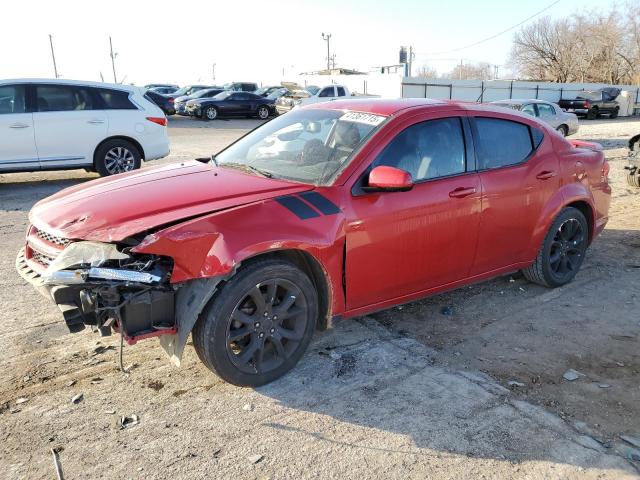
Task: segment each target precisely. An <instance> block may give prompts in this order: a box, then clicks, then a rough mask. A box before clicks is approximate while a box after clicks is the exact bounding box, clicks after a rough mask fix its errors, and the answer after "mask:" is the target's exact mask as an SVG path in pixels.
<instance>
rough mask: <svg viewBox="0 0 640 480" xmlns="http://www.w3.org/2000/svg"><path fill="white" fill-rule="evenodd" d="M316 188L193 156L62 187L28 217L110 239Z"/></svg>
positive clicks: (64, 231)
mask: <svg viewBox="0 0 640 480" xmlns="http://www.w3.org/2000/svg"><path fill="white" fill-rule="evenodd" d="M312 188H313V187H312V186H310V185H301V184H299V183H291V182H287V181H284V180H277V179H271V178H264V177H260V176H257V175H251V174H248V173H244V172H241V171H239V170H234V169H230V168H218V167H215V166H214V165H212V164H204V163H201V162H198V161H195V160H193V161H189V162H185V163H174V164H169V165H166V166H161V167H156V168H150V169H143V170H138V171H136V172H131V173H125V174H121V175H116V176H113V177H107V178H101V179H97V180H93V181H90V182H87V183H82V184H79V185H76V186H73V187H71V188H67V189H65V190H61V191H60V192H58V193H56V194H55V195H52V196H50V197H48V198H45V199H43V200H41V201H40V202H38V203H37V204H36V205H35V206H34V207H33V209H32V210H31V212H30V213H29V219H30V221H31V223H32V224H34V225H35V226H36V227H37V228H39V229H41V230H45V231H48V232H50V233H52V234H54V235H58V236H61V237H64V238H69V239H74V240H75V239H82V240H94V241H102V242H111V241H120V240H123V239H125V238H127V237H129V236H131V235H135V234H137V233H140V232H144V231H146V230H149V229H153V228H155V227H158V226H161V225H166V224H171V223H175V222H179V221H180V220H182V219H187V218H192V217H195V216H198V215H204V214H207V213H212V212H215V211H218V210H224V209H228V208H232V207H236V206H240V205H245V204H248V203H253V202H257V201H261V200H266V199H269V198H273V197H278V196H281V195H288V194H291V193H298V192H303V191H305V190H311V189H312Z"/></svg>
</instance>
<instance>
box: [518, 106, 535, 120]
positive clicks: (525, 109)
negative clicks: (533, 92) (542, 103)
mask: <svg viewBox="0 0 640 480" xmlns="http://www.w3.org/2000/svg"><path fill="white" fill-rule="evenodd" d="M520 111H521V112H522V113H526V114H527V115H531V116H532V117H535V116H536V109H535V107H534V106H533V104H532V103H528V104H526V105H523V106H522V110H520Z"/></svg>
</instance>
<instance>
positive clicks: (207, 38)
mask: <svg viewBox="0 0 640 480" xmlns="http://www.w3.org/2000/svg"><path fill="white" fill-rule="evenodd" d="M553 1H554V0H485V1H479V0H476V1H472V0H449V1H442V0H440V1H435V0H393V1H389V0H384V1H380V0H378V1H376V0H354V1H349V0H315V1H307V0H297V1H289V0H285V1H268V0H262V1H259V0H258V1H254V0H244V1H242V2H238V3H237V4H235V2H229V1H224V2H221V1H215V0H214V1H211V0H210V1H189V2H184V3H183V2H175V1H174V2H160V1H156V2H151V1H144V2H142V1H136V0H128V1H123V0H103V1H101V2H94V1H91V0H89V1H87V0H84V1H76V0H21V1H18V2H14V1H10V0H9V1H8V2H7V4H6V5H4V9H3V11H4V12H3V13H4V15H3V20H4V21H3V22H2V28H1V29H0V78H3V79H4V78H20V77H47V78H50V77H53V75H54V73H53V63H52V60H51V51H50V47H49V36H48V35H49V34H52V35H53V42H54V48H55V54H56V61H57V64H58V73H59V75H60V76H61V77H62V78H72V79H82V80H97V81H99V80H100V74H101V73H102V75H103V76H104V79H105V81H109V82H111V81H113V73H112V69H111V59H110V57H109V35H111V37H112V39H113V44H114V51H115V52H117V57H116V73H117V77H118V81H122V80H123V79H124V81H125V82H126V83H135V84H137V85H142V84H145V83H151V82H174V83H178V84H181V85H183V84H187V83H196V82H204V83H213V78H212V64H213V63H215V64H216V67H215V70H216V82H215V83H223V82H226V81H242V80H244V81H256V82H258V83H261V82H262V83H273V82H275V81H279V80H281V77H282V71H283V68H284V72H285V77H290V78H291V77H293V76H294V75H295V74H297V73H300V72H303V71H311V70H319V69H322V68H324V67H325V66H326V42H324V41H323V40H322V37H321V34H322V32H325V33H326V32H329V33H331V34H332V38H331V50H332V53H335V54H336V64H337V65H338V66H341V67H347V68H356V69H361V70H369V69H370V68H371V67H375V66H379V65H390V64H395V63H397V62H398V50H399V47H400V45H412V46H413V47H414V50H415V52H416V60H415V63H414V65H415V66H416V67H419V66H420V65H423V64H425V63H428V64H430V65H431V66H432V67H434V68H436V69H437V70H438V71H440V72H445V71H449V70H451V68H453V66H454V65H455V64H456V63H459V61H460V59H464V60H465V61H475V62H480V61H484V62H489V63H491V64H496V65H502V66H501V67H500V70H499V72H500V74H504V73H506V66H505V64H506V62H507V57H508V54H509V50H510V48H511V39H512V35H513V32H509V33H506V34H504V35H501V36H499V37H498V38H495V39H493V40H491V41H488V42H485V43H483V44H481V45H478V46H476V47H473V48H469V49H465V50H462V51H458V52H454V53H441V54H438V55H435V54H434V53H435V52H444V51H449V50H452V49H456V48H458V47H463V46H465V45H469V44H472V43H474V42H476V41H479V40H482V39H483V38H486V37H489V36H491V35H493V34H496V33H498V32H500V31H502V30H505V29H507V28H509V27H510V26H512V25H515V24H517V23H519V22H520V21H522V20H524V19H525V18H527V17H528V16H530V15H533V14H535V13H536V12H538V11H539V10H541V9H543V8H544V7H546V6H548V5H550V4H552V3H553ZM613 4H614V1H613V0H561V1H560V2H559V3H558V4H557V5H555V6H553V7H552V8H551V9H550V10H548V11H547V12H545V13H544V14H542V15H551V16H553V17H563V16H568V15H570V14H571V13H573V12H576V11H584V10H586V9H588V8H594V7H595V8H607V7H610V6H611V5H613ZM235 5H237V6H235Z"/></svg>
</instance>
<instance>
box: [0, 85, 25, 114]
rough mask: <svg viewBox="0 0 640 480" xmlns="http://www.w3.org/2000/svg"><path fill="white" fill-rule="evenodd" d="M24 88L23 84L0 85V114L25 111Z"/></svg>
mask: <svg viewBox="0 0 640 480" xmlns="http://www.w3.org/2000/svg"><path fill="white" fill-rule="evenodd" d="M24 90H25V88H24V86H23V85H1V86H0V115H2V114H5V113H24V112H25V110H26V109H25V102H24V97H25V95H24Z"/></svg>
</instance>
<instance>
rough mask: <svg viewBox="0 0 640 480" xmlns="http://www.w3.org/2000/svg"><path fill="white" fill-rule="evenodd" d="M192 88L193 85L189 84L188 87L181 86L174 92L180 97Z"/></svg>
mask: <svg viewBox="0 0 640 480" xmlns="http://www.w3.org/2000/svg"><path fill="white" fill-rule="evenodd" d="M190 88H191V87H188V86H187V87H182V88H179V89H178V90H176V91H175V92H173V94H174V95H175V96H177V97H179V96H180V95H186V94H187V92H188V91H189V89H190Z"/></svg>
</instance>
